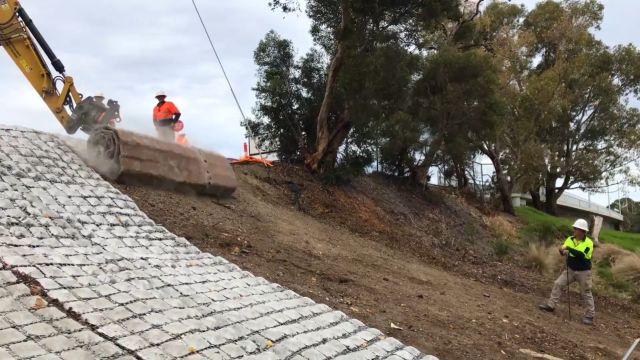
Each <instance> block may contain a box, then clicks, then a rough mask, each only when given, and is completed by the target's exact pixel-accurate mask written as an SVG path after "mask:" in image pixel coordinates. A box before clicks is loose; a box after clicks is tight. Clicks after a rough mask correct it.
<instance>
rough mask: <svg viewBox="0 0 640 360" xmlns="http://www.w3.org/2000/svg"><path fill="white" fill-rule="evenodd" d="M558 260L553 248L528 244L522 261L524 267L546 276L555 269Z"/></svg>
mask: <svg viewBox="0 0 640 360" xmlns="http://www.w3.org/2000/svg"><path fill="white" fill-rule="evenodd" d="M559 258H560V257H559V256H557V254H556V253H555V251H554V248H551V247H547V246H545V245H543V244H539V243H530V244H529V249H528V251H527V254H526V255H525V257H524V261H525V266H526V267H528V268H530V269H533V270H535V271H537V272H539V273H541V274H547V273H549V272H551V271H552V270H553V269H554V268H555V267H556V265H557V263H558V259H559Z"/></svg>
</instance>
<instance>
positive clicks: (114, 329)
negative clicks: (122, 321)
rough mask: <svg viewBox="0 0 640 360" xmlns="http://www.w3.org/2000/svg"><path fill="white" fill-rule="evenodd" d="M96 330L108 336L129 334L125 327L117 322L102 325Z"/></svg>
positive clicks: (114, 336)
mask: <svg viewBox="0 0 640 360" xmlns="http://www.w3.org/2000/svg"><path fill="white" fill-rule="evenodd" d="M98 332H99V333H100V334H103V335H105V336H108V337H110V338H121V337H125V336H129V335H131V333H130V332H129V331H128V330H127V329H125V328H123V327H122V326H120V325H117V324H109V325H107V326H103V327H101V328H99V329H98Z"/></svg>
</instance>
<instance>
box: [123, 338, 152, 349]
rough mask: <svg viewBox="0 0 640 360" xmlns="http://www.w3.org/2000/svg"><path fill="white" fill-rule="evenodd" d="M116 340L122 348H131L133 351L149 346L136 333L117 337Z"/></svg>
mask: <svg viewBox="0 0 640 360" xmlns="http://www.w3.org/2000/svg"><path fill="white" fill-rule="evenodd" d="M117 342H118V344H120V345H121V346H123V347H124V348H126V349H129V350H133V351H136V350H140V349H144V348H146V347H148V346H149V343H148V342H146V341H145V340H144V339H143V338H142V337H140V336H138V335H132V336H127V337H124V338H120V339H118V341H117Z"/></svg>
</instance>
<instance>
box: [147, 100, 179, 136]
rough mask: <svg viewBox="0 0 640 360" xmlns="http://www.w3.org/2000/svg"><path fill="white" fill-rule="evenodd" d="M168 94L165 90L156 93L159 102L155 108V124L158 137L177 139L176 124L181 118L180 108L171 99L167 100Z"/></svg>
mask: <svg viewBox="0 0 640 360" xmlns="http://www.w3.org/2000/svg"><path fill="white" fill-rule="evenodd" d="M166 98H167V94H166V93H165V92H163V91H161V92H159V93H157V94H156V99H157V100H158V104H157V105H156V106H155V107H154V108H153V124H154V125H155V127H156V130H157V132H158V137H159V138H160V139H162V140H164V141H169V142H173V141H175V136H176V135H175V132H174V126H175V124H176V123H177V122H178V121H179V120H180V115H181V114H180V110H178V108H177V107H176V105H175V104H174V103H173V102H171V101H166V100H165V99H166Z"/></svg>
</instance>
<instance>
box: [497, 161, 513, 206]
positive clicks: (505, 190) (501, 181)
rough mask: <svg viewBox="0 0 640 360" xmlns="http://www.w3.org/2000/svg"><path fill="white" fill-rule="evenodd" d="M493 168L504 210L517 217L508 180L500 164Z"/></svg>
mask: <svg viewBox="0 0 640 360" xmlns="http://www.w3.org/2000/svg"><path fill="white" fill-rule="evenodd" d="M493 167H494V168H495V171H496V183H497V184H496V187H497V188H498V192H499V193H500V201H501V202H502V210H503V211H504V212H506V213H507V214H511V215H515V214H516V211H515V209H514V208H513V203H512V202H511V186H510V185H509V182H508V181H507V178H506V177H505V176H504V172H503V171H502V166H501V165H500V164H498V166H496V165H493Z"/></svg>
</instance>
